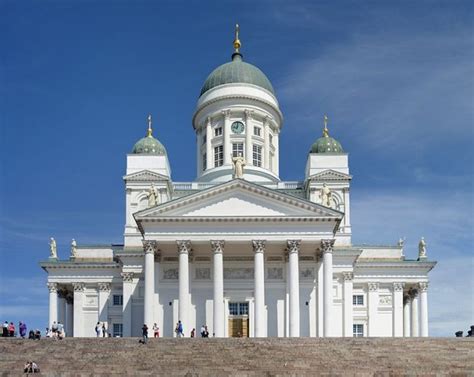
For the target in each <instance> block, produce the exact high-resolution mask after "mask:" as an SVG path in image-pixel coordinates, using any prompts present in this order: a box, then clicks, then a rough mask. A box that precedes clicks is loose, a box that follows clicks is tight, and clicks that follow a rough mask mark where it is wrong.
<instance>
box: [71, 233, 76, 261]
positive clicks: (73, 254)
mask: <svg viewBox="0 0 474 377" xmlns="http://www.w3.org/2000/svg"><path fill="white" fill-rule="evenodd" d="M75 257H77V243H76V240H75V239H74V238H73V239H72V241H71V258H75Z"/></svg>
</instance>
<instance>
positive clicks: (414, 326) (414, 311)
mask: <svg viewBox="0 0 474 377" xmlns="http://www.w3.org/2000/svg"><path fill="white" fill-rule="evenodd" d="M410 295H411V336H412V337H418V336H420V332H419V329H418V291H417V290H416V289H411V290H410Z"/></svg>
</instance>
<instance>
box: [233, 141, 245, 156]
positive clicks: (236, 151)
mask: <svg viewBox="0 0 474 377" xmlns="http://www.w3.org/2000/svg"><path fill="white" fill-rule="evenodd" d="M239 156H242V157H243V156H244V144H243V143H233V144H232V157H239Z"/></svg>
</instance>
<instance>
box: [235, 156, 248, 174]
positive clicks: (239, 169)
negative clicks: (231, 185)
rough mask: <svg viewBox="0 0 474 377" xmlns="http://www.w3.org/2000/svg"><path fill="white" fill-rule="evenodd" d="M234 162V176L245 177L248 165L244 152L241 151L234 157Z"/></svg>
mask: <svg viewBox="0 0 474 377" xmlns="http://www.w3.org/2000/svg"><path fill="white" fill-rule="evenodd" d="M232 162H233V164H234V178H244V166H245V165H246V163H245V160H244V158H243V157H242V153H239V155H238V156H237V157H232Z"/></svg>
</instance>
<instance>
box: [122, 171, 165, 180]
mask: <svg viewBox="0 0 474 377" xmlns="http://www.w3.org/2000/svg"><path fill="white" fill-rule="evenodd" d="M123 179H124V180H125V181H127V182H156V181H169V178H168V177H166V176H165V175H162V174H159V173H155V172H153V171H151V170H141V171H138V172H136V173H132V174H128V175H125V176H124V177H123Z"/></svg>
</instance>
